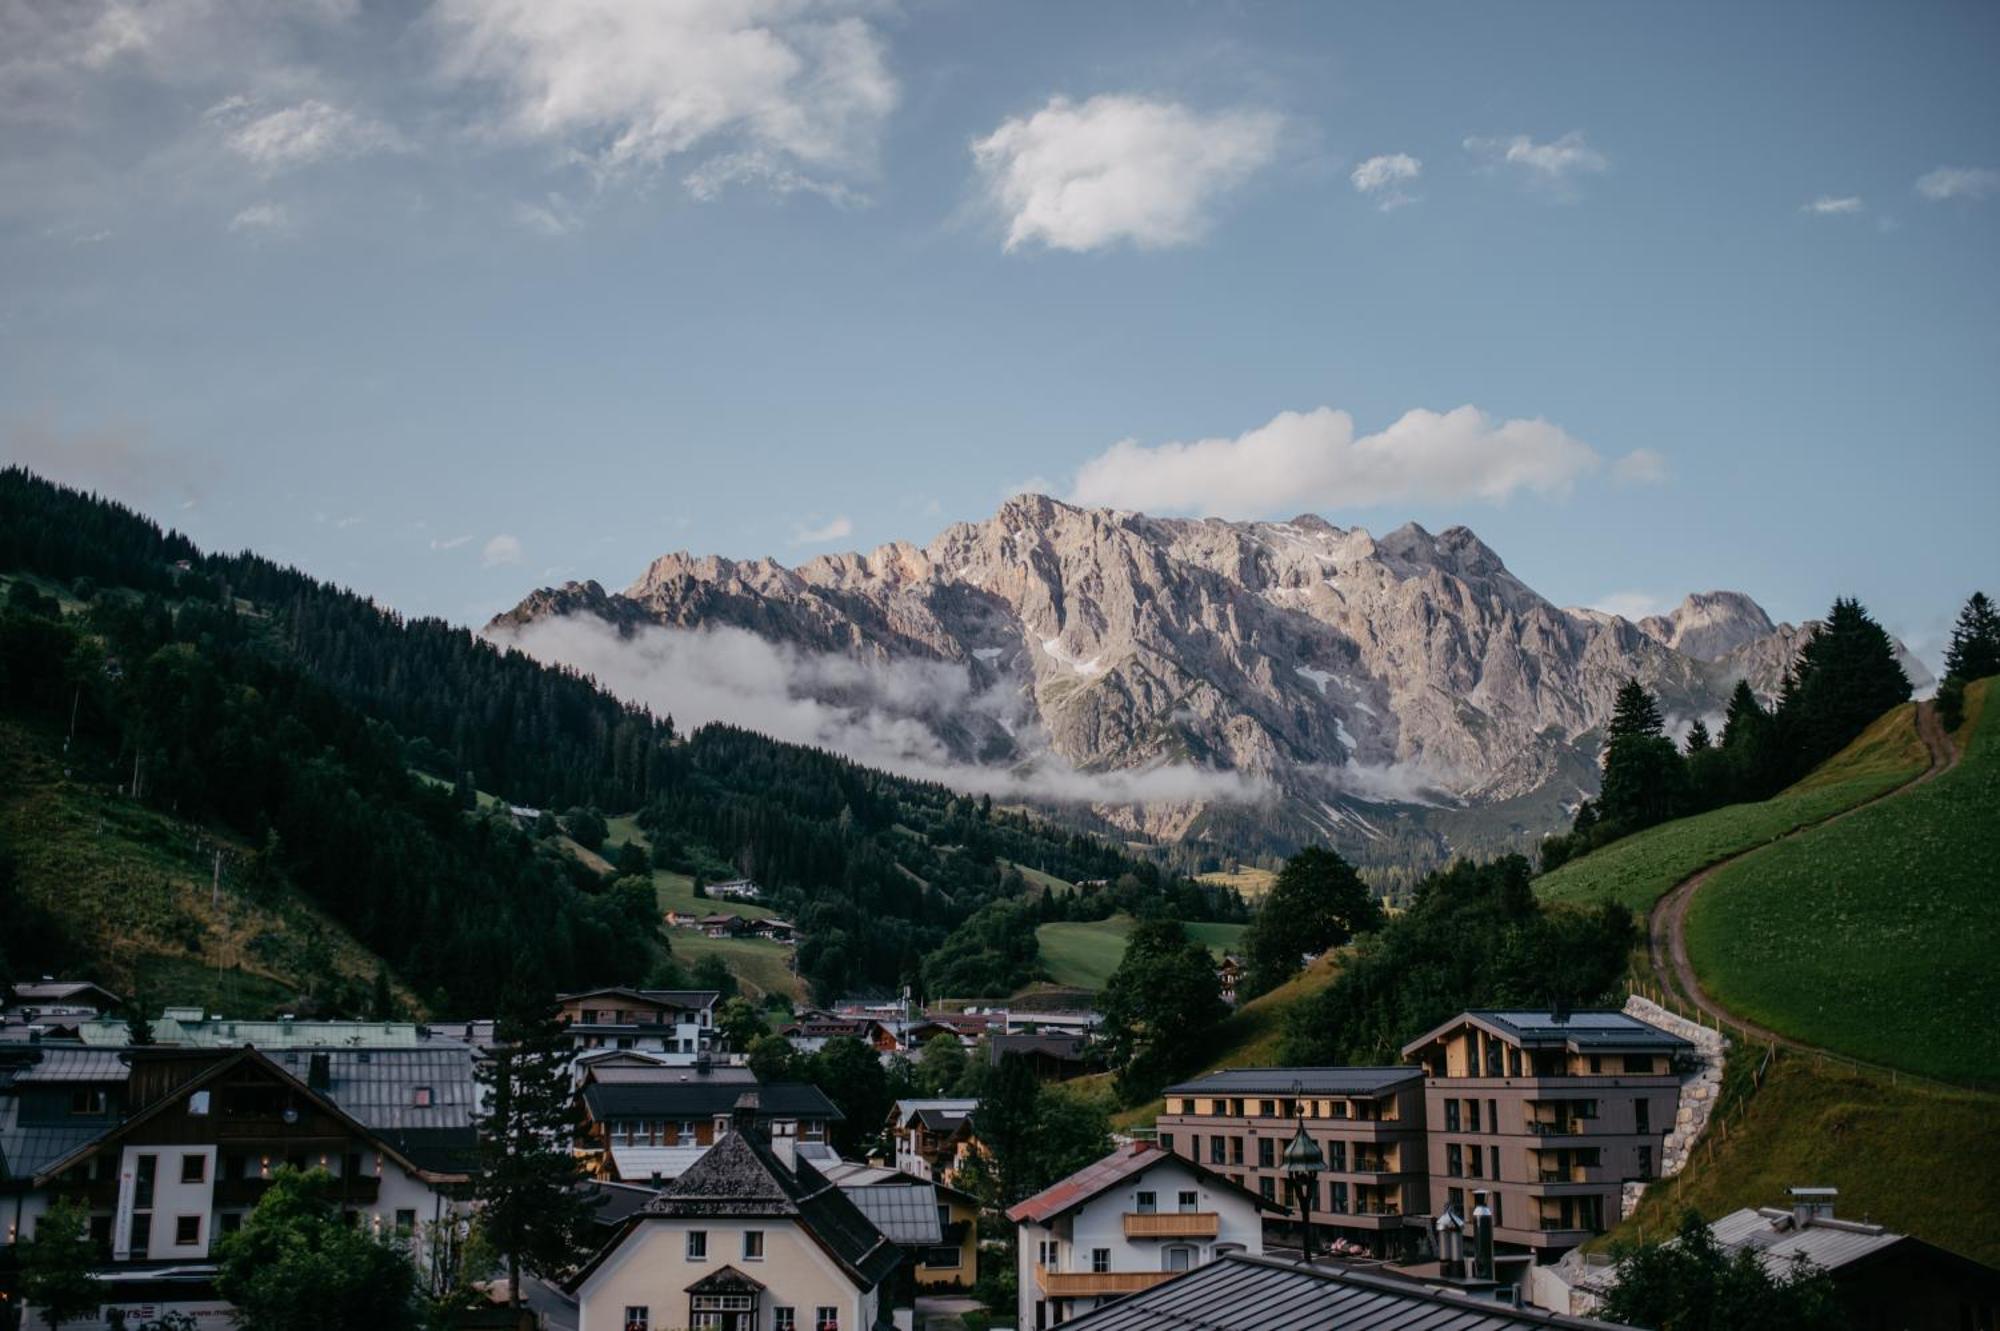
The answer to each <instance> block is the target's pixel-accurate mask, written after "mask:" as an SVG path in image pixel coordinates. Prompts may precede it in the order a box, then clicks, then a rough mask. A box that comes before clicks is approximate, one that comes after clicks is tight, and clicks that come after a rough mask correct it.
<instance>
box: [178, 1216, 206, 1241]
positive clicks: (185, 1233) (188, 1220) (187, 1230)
mask: <svg viewBox="0 0 2000 1331" xmlns="http://www.w3.org/2000/svg"><path fill="white" fill-rule="evenodd" d="M200 1243H201V1217H200V1216H198V1215H177V1216H175V1217H174V1246H175V1247H176V1248H193V1247H197V1246H199V1245H200Z"/></svg>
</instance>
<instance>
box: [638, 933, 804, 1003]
mask: <svg viewBox="0 0 2000 1331" xmlns="http://www.w3.org/2000/svg"><path fill="white" fill-rule="evenodd" d="M667 941H668V942H669V943H670V944H672V945H673V950H674V960H676V961H678V962H679V963H680V964H681V965H682V966H686V967H690V968H691V967H693V965H694V964H695V963H696V962H698V961H700V960H701V959H702V958H703V957H706V956H718V957H721V958H722V963H723V965H725V966H727V967H729V973H730V974H731V975H733V976H735V977H736V982H737V983H738V984H740V985H742V986H743V990H744V995H745V997H747V998H750V999H752V1000H753V1001H754V1000H755V999H758V998H761V997H762V996H763V995H765V994H783V995H785V996H786V997H787V998H790V999H792V1000H793V1001H795V1002H796V1001H801V1000H803V999H804V997H805V993H804V990H803V988H802V987H801V986H800V984H799V979H798V977H797V976H796V975H793V974H792V970H791V956H792V949H790V948H788V947H786V946H785V945H784V944H783V943H774V942H772V941H771V940H770V939H768V938H710V937H709V936H708V935H707V934H703V933H698V932H696V931H695V930H693V929H669V930H667Z"/></svg>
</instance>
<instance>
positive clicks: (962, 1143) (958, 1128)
mask: <svg viewBox="0 0 2000 1331" xmlns="http://www.w3.org/2000/svg"><path fill="white" fill-rule="evenodd" d="M978 1108H979V1101H977V1100H898V1101H896V1104H895V1107H894V1108H893V1109H891V1110H890V1111H889V1137H890V1140H891V1142H892V1143H893V1144H894V1146H895V1162H896V1168H898V1169H900V1170H902V1171H903V1172H904V1173H905V1174H913V1175H915V1176H916V1177H918V1178H920V1179H927V1180H930V1181H932V1182H939V1183H943V1182H949V1181H950V1180H951V1178H952V1177H953V1175H955V1174H956V1173H957V1172H958V1168H959V1166H960V1165H962V1164H963V1163H965V1160H966V1157H967V1156H968V1155H969V1154H970V1153H972V1152H974V1151H977V1150H978V1149H979V1146H978V1143H977V1140H976V1139H975V1138H974V1137H973V1135H972V1115H973V1113H974V1111H976V1110H977V1109H978Z"/></svg>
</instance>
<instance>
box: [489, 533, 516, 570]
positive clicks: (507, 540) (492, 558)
mask: <svg viewBox="0 0 2000 1331" xmlns="http://www.w3.org/2000/svg"><path fill="white" fill-rule="evenodd" d="M479 562H480V563H481V564H483V565H484V566H485V567H487V568H498V567H499V566H500V565H502V564H518V563H520V562H521V538H520V537H518V536H508V535H506V534H505V533H502V534H501V535H499V536H495V537H494V538H493V539H492V540H490V541H488V542H487V543H486V548H485V549H484V550H482V551H480V553H479Z"/></svg>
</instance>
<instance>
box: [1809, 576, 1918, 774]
mask: <svg viewBox="0 0 2000 1331" xmlns="http://www.w3.org/2000/svg"><path fill="white" fill-rule="evenodd" d="M1795 675H1796V678H1795V682H1794V684H1793V687H1792V689H1791V690H1789V692H1788V696H1787V697H1786V699H1785V701H1784V702H1783V703H1782V704H1781V705H1780V708H1779V712H1780V716H1781V718H1782V719H1783V721H1784V722H1785V723H1786V724H1785V725H1784V727H1783V730H1784V734H1783V738H1784V740H1785V742H1786V746H1787V756H1788V758H1789V759H1790V770H1789V771H1788V772H1787V774H1786V775H1787V776H1788V777H1791V778H1797V777H1800V776H1803V775H1804V774H1805V773H1806V772H1808V771H1810V770H1812V768H1814V767H1815V766H1817V765H1818V764H1819V763H1821V762H1823V761H1824V760H1825V759H1827V758H1830V757H1832V756H1833V755H1834V754H1836V753H1838V752H1840V750H1841V749H1843V748H1845V747H1846V746H1847V743H1848V741H1850V740H1852V739H1853V738H1854V737H1855V736H1856V735H1859V734H1860V733H1861V732H1862V731H1863V730H1866V729H1867V728H1868V727H1869V726H1870V725H1871V724H1873V723H1874V721H1875V720H1876V718H1878V717H1880V716H1881V715H1882V714H1883V713H1884V712H1886V711H1888V710H1889V709H1890V708H1892V707H1894V706H1896V705H1897V704H1899V703H1904V702H1908V701H1909V698H1910V680H1909V677H1908V676H1907V675H1905V674H1904V673H1903V667H1902V666H1900V665H1898V664H1897V663H1896V649H1895V644H1894V643H1893V642H1892V641H1891V640H1890V638H1889V635H1888V633H1887V632H1885V631H1884V630H1883V628H1882V626H1881V625H1880V624H1878V623H1876V622H1875V621H1874V620H1873V619H1871V618H1870V617H1869V615H1868V612H1867V611H1866V610H1864V609H1862V607H1861V602H1859V601H1856V600H1853V599H1852V598H1849V597H1842V598H1841V599H1839V600H1836V601H1835V602H1834V603H1833V610H1832V612H1831V613H1829V614H1828V615H1827V618H1826V623H1825V624H1823V625H1821V626H1820V628H1819V630H1818V631H1817V632H1816V633H1814V634H1813V636H1812V637H1811V639H1809V640H1808V641H1807V643H1806V645H1805V646H1804V647H1803V648H1801V649H1800V651H1799V660H1798V664H1797V666H1796V668H1795Z"/></svg>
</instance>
